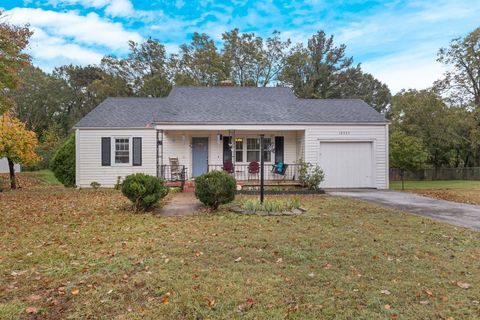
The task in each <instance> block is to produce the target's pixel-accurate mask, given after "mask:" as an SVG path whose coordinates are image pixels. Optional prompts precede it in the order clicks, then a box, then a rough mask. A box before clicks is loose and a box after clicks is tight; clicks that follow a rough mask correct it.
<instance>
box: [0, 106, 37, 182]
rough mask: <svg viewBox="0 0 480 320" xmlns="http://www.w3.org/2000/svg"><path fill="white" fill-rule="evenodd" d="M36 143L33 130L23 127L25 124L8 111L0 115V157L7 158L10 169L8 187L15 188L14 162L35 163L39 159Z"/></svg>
mask: <svg viewBox="0 0 480 320" xmlns="http://www.w3.org/2000/svg"><path fill="white" fill-rule="evenodd" d="M37 145H38V140H37V136H36V135H35V133H34V132H32V131H29V130H27V129H26V128H25V124H24V123H23V122H21V121H20V120H18V119H17V118H14V117H12V116H11V114H10V113H9V112H6V113H4V114H3V115H2V118H1V121H0V158H7V160H8V167H9V170H10V187H11V188H12V189H16V188H17V181H16V178H15V167H14V164H15V163H20V164H23V165H31V164H35V163H36V162H38V161H39V160H40V157H39V156H38V155H37V154H36V152H35V148H36V147H37Z"/></svg>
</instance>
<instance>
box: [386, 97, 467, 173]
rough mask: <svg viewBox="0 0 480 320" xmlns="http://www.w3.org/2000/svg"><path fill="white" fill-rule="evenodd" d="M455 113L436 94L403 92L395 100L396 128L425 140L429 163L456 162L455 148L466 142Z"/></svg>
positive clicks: (436, 164) (393, 113)
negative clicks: (457, 128) (459, 130)
mask: <svg viewBox="0 0 480 320" xmlns="http://www.w3.org/2000/svg"><path fill="white" fill-rule="evenodd" d="M452 110H453V109H450V108H448V106H447V105H446V104H445V103H444V101H443V100H442V98H441V96H439V95H438V94H436V93H435V92H433V91H430V90H420V91H418V90H408V91H402V92H400V93H398V94H396V95H395V96H394V97H393V98H392V105H391V109H390V117H391V120H392V128H393V129H399V130H401V131H402V132H404V133H405V134H407V135H408V136H412V137H418V138H420V139H422V141H423V143H424V144H425V146H426V148H427V151H428V163H429V164H431V165H432V166H434V167H435V168H439V167H442V166H447V167H448V166H451V165H452V162H453V161H454V160H453V159H454V157H455V146H456V145H457V144H458V143H459V140H462V137H461V136H460V135H459V132H458V131H456V128H455V127H456V125H455V124H454V123H453V122H452V120H453V118H452Z"/></svg>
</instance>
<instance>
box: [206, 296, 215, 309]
mask: <svg viewBox="0 0 480 320" xmlns="http://www.w3.org/2000/svg"><path fill="white" fill-rule="evenodd" d="M205 300H207V305H208V307H209V308H210V309H212V308H213V307H214V306H215V299H213V298H209V297H205Z"/></svg>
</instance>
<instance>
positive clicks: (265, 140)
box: [263, 138, 272, 162]
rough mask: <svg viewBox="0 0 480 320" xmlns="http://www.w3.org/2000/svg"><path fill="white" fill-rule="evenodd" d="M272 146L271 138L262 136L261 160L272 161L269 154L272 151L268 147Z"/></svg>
mask: <svg viewBox="0 0 480 320" xmlns="http://www.w3.org/2000/svg"><path fill="white" fill-rule="evenodd" d="M271 146H272V139H270V138H263V148H264V149H263V150H264V151H263V161H265V162H270V161H272V159H271V156H272V152H271V150H270V149H269V147H271Z"/></svg>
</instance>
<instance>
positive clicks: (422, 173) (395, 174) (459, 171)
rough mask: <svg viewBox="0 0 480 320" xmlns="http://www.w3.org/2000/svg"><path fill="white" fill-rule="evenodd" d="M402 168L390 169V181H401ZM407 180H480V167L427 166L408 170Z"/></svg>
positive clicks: (406, 172)
mask: <svg viewBox="0 0 480 320" xmlns="http://www.w3.org/2000/svg"><path fill="white" fill-rule="evenodd" d="M400 173H401V170H400V169H396V168H391V169H390V181H400V180H402V177H401V175H400ZM404 179H405V180H480V167H470V168H438V169H435V168H426V169H417V170H408V171H407V170H406V171H405V173H404Z"/></svg>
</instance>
